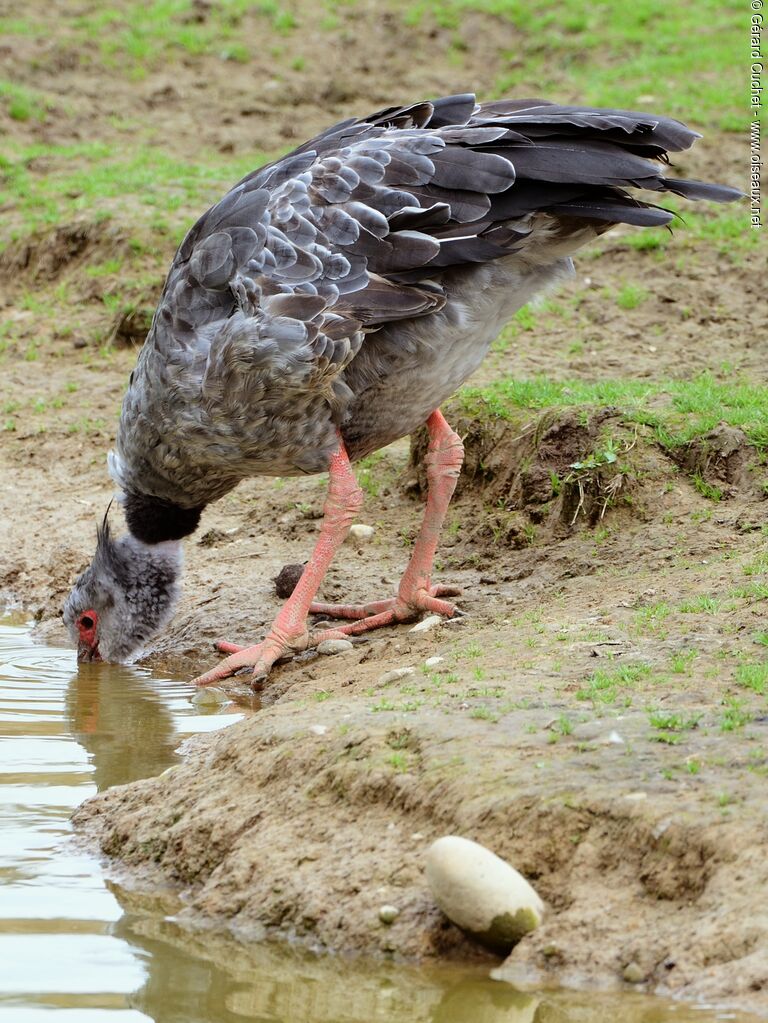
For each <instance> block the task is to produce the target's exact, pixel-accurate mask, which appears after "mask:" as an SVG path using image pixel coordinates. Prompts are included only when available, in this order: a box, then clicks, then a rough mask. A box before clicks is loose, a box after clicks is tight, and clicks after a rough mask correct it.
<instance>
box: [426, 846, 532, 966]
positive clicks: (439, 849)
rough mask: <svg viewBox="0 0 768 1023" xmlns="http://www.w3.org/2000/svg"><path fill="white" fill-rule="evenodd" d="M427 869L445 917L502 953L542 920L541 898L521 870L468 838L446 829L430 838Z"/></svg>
mask: <svg viewBox="0 0 768 1023" xmlns="http://www.w3.org/2000/svg"><path fill="white" fill-rule="evenodd" d="M426 874H427V883H428V884H429V887H430V890H431V892H432V896H433V898H434V900H435V902H436V903H437V905H438V906H439V907H440V909H441V910H442V911H443V912H444V913H445V915H446V916H447V917H448V919H449V920H451V921H452V922H453V923H455V924H456V926H457V927H460V928H461V929H462V930H463V931H466V932H467V933H468V934H470V935H471V936H472V937H473V938H476V939H477V940H478V941H479V942H481V943H482V944H483V945H486V946H487V947H488V948H492V949H493V950H494V951H496V952H500V953H501V954H502V955H506V954H507V953H508V952H509V951H510V949H512V948H513V947H514V946H515V945H516V944H517V942H518V941H519V940H520V939H521V938H522V937H523V935H524V934H527V933H528V931H532V930H533V929H534V928H535V927H538V926H539V924H540V923H541V919H542V916H543V914H544V903H543V902H542V901H541V899H540V898H539V896H538V895H537V893H536V892H535V891H534V889H533V888H532V887H531V885H530V884H528V882H527V881H526V880H525V878H524V877H523V876H522V874H519V873H518V872H517V871H516V870H515V869H514V867H511V866H510V865H509V864H508V863H507V862H506V861H505V860H502V859H500V858H499V857H498V856H496V855H495V854H494V853H492V852H491V851H490V850H489V849H486V848H485V847H484V846H482V845H479V844H478V843H477V842H472V841H470V840H469V839H468V838H459V837H458V836H457V835H446V836H445V837H444V838H438V840H437V841H436V842H433V843H432V845H431V846H430V847H429V849H428V850H427V864H426Z"/></svg>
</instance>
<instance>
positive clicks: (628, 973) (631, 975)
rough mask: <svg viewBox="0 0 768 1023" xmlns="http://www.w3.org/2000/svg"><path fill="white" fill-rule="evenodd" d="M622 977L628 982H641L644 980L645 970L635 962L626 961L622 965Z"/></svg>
mask: <svg viewBox="0 0 768 1023" xmlns="http://www.w3.org/2000/svg"><path fill="white" fill-rule="evenodd" d="M622 977H623V978H624V980H626V982H627V983H628V984H642V982H643V981H644V980H645V971H644V970H642V969H641V968H640V967H639V966H638V965H637V963H634V962H633V963H627V965H626V966H625V967H624V971H623V973H622Z"/></svg>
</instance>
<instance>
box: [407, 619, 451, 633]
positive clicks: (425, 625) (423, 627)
mask: <svg viewBox="0 0 768 1023" xmlns="http://www.w3.org/2000/svg"><path fill="white" fill-rule="evenodd" d="M442 624H443V619H442V618H441V617H440V615H427V617H426V618H423V619H422V620H421V621H420V622H417V623H416V624H415V625H414V627H413V628H412V629H409V630H408V631H409V632H429V630H430V629H434V628H437V626H438V625H442Z"/></svg>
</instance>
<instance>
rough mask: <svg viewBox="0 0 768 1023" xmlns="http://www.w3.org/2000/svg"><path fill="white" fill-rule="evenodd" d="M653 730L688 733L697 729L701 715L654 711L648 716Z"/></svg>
mask: <svg viewBox="0 0 768 1023" xmlns="http://www.w3.org/2000/svg"><path fill="white" fill-rule="evenodd" d="M648 720H649V721H650V723H651V726H652V727H653V728H657V729H659V730H660V731H664V732H686V731H689V730H690V729H693V728H696V726H697V725H698V723H699V721H700V720H701V714H679V713H674V712H672V711H663V710H654V711H650V713H649V714H648Z"/></svg>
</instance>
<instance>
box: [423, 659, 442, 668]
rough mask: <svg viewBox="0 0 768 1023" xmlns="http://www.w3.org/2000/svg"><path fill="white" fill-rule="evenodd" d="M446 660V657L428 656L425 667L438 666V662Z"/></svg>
mask: <svg viewBox="0 0 768 1023" xmlns="http://www.w3.org/2000/svg"><path fill="white" fill-rule="evenodd" d="M444 660H445V658H444V657H428V658H427V659H426V661H424V667H425V668H436V667H437V666H438V664H442V663H443V661H444Z"/></svg>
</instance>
